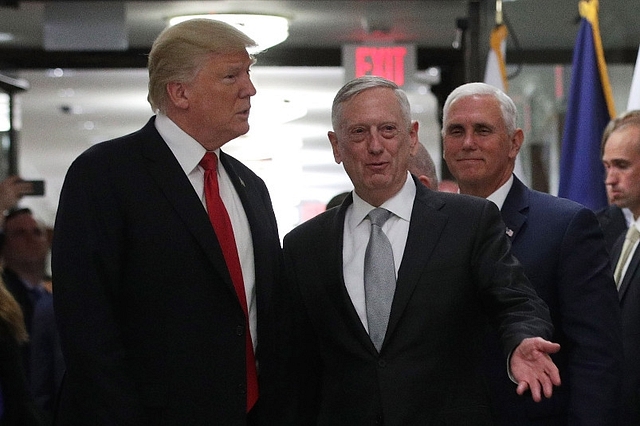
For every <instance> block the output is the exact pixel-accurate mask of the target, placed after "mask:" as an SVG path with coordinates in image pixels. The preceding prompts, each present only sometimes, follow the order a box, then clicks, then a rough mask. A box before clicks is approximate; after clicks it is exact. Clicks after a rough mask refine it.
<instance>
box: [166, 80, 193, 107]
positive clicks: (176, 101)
mask: <svg viewBox="0 0 640 426" xmlns="http://www.w3.org/2000/svg"><path fill="white" fill-rule="evenodd" d="M167 95H168V96H169V100H170V101H171V103H172V104H173V105H174V106H175V107H176V108H179V109H186V108H188V107H189V98H188V96H187V90H186V87H185V85H184V83H179V82H177V81H172V82H170V83H167Z"/></svg>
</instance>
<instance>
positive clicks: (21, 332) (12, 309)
mask: <svg viewBox="0 0 640 426" xmlns="http://www.w3.org/2000/svg"><path fill="white" fill-rule="evenodd" d="M0 333H1V334H8V335H9V336H10V337H12V338H13V339H15V340H16V341H17V342H18V343H24V342H26V341H27V340H29V336H28V335H27V329H26V327H25V325H24V316H23V315H22V309H21V308H20V305H19V304H18V302H16V299H15V298H14V297H13V295H12V294H11V293H10V292H9V290H7V287H6V286H5V285H4V281H3V280H2V279H1V278H0Z"/></svg>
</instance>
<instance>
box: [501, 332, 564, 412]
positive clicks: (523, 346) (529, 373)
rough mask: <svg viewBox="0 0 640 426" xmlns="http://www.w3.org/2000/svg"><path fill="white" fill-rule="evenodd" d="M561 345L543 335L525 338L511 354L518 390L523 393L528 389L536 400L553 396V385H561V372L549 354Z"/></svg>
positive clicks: (519, 393)
mask: <svg viewBox="0 0 640 426" xmlns="http://www.w3.org/2000/svg"><path fill="white" fill-rule="evenodd" d="M559 350H560V345H559V344H557V343H552V342H549V341H547V340H544V339H543V338H541V337H531V338H528V339H524V340H523V341H522V342H520V344H519V345H518V347H516V348H515V350H514V351H513V353H512V354H511V365H510V367H511V373H512V374H513V377H514V378H515V380H516V381H517V382H518V387H517V389H516V392H517V393H518V395H522V394H524V393H525V392H526V390H527V389H529V390H531V396H532V397H533V400H534V401H535V402H540V401H541V400H542V395H541V392H540V391H541V388H542V391H543V392H544V396H545V397H547V398H551V394H552V393H553V386H560V373H559V372H558V367H556V365H555V364H554V363H553V361H552V360H551V357H549V355H548V354H553V353H556V352H558V351H559Z"/></svg>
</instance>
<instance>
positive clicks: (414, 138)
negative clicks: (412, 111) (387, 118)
mask: <svg viewBox="0 0 640 426" xmlns="http://www.w3.org/2000/svg"><path fill="white" fill-rule="evenodd" d="M418 127H420V125H419V124H418V122H417V121H414V122H412V123H411V128H410V129H409V138H410V139H409V140H410V141H411V142H410V143H411V148H410V149H409V152H410V153H411V155H416V153H417V152H418V144H419V143H420V141H419V140H418Z"/></svg>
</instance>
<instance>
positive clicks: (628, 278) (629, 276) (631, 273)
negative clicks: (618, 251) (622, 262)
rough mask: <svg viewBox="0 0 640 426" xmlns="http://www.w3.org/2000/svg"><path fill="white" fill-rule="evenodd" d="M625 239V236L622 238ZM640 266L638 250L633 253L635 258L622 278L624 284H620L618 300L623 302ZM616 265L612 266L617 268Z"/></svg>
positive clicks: (639, 250) (639, 252) (639, 251)
mask: <svg viewBox="0 0 640 426" xmlns="http://www.w3.org/2000/svg"><path fill="white" fill-rule="evenodd" d="M622 237H623V238H624V235H623V236H622ZM618 257H620V256H618ZM639 265H640V249H638V248H636V251H635V252H634V253H633V257H631V262H630V263H629V267H628V268H627V271H626V272H625V274H624V277H622V282H621V283H620V288H619V289H618V300H622V298H623V297H624V295H625V293H626V292H627V290H628V289H629V285H630V284H631V282H632V281H633V278H634V277H636V273H637V272H638V266H639ZM615 266H616V265H615V264H614V265H612V267H613V268H615Z"/></svg>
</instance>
